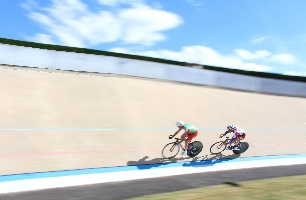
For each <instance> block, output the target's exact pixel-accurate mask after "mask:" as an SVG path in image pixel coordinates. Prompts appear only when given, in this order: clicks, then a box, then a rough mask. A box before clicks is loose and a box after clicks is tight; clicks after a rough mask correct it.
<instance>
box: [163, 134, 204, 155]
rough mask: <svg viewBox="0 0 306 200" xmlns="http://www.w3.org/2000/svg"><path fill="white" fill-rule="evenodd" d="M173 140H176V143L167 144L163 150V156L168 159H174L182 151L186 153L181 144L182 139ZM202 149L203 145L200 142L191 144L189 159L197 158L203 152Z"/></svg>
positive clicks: (189, 146) (188, 153)
mask: <svg viewBox="0 0 306 200" xmlns="http://www.w3.org/2000/svg"><path fill="white" fill-rule="evenodd" d="M173 139H175V142H171V143H169V144H166V146H165V147H164V148H163V150H162V155H163V157H164V158H166V159H171V158H174V157H175V156H176V155H177V154H178V153H179V152H180V150H183V151H185V148H184V147H183V145H182V144H179V142H180V141H181V139H180V138H173ZM202 149H203V144H202V143H201V142H200V141H194V142H189V145H188V150H187V155H188V156H189V157H195V156H196V155H198V154H199V153H200V152H201V151H202Z"/></svg>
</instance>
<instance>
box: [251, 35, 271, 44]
mask: <svg viewBox="0 0 306 200" xmlns="http://www.w3.org/2000/svg"><path fill="white" fill-rule="evenodd" d="M268 38H269V37H256V38H254V39H252V41H251V42H252V43H253V44H259V43H262V42H263V41H265V40H267V39H268Z"/></svg>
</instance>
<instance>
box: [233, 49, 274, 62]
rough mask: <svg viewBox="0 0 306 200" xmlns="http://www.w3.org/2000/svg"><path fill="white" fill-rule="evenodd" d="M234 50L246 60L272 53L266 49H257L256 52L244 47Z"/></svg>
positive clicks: (264, 56)
mask: <svg viewBox="0 0 306 200" xmlns="http://www.w3.org/2000/svg"><path fill="white" fill-rule="evenodd" d="M234 51H235V53H236V54H237V55H238V56H239V57H241V58H242V59H246V60H252V59H261V58H266V57H268V56H270V55H271V53H270V52H269V51H266V50H260V51H255V52H254V53H252V52H250V51H247V50H244V49H235V50H234Z"/></svg>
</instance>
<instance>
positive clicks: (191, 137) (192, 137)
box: [185, 131, 198, 149]
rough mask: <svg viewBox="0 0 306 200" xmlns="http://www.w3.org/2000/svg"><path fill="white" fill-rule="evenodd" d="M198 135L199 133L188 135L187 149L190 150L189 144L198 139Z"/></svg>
mask: <svg viewBox="0 0 306 200" xmlns="http://www.w3.org/2000/svg"><path fill="white" fill-rule="evenodd" d="M197 135H198V131H196V132H195V133H192V134H188V138H187V141H186V143H185V144H186V146H185V147H186V148H187V149H188V145H189V143H190V142H191V141H192V140H193V139H194V138H195V137H197Z"/></svg>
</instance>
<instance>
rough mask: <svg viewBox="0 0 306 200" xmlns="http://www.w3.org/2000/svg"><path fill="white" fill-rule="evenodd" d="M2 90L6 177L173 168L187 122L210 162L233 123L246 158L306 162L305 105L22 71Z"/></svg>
mask: <svg viewBox="0 0 306 200" xmlns="http://www.w3.org/2000/svg"><path fill="white" fill-rule="evenodd" d="M0 80H1V84H0V93H1V95H0V103H1V106H0V113H1V118H0V134H1V142H0V160H1V161H0V162H1V164H0V175H6V174H16V173H28V172H43V171H56V170H68V169H80V168H95V167H108V166H124V165H135V164H144V163H156V162H164V159H162V158H161V149H162V148H163V146H164V145H165V144H167V143H169V142H170V141H171V140H169V139H168V135H170V134H173V133H174V132H175V128H176V127H175V122H176V121H177V120H183V121H185V122H189V123H192V124H194V125H195V126H197V127H198V128H200V131H199V136H198V137H197V138H196V140H199V141H201V142H202V143H203V144H204V149H203V151H202V153H201V154H200V155H199V156H201V157H207V158H208V159H209V157H210V156H211V155H209V147H210V145H212V144H213V143H214V142H216V141H219V140H220V139H219V138H218V136H219V135H220V134H221V133H223V132H224V131H225V127H226V125H227V124H229V123H233V124H235V125H237V126H239V127H242V128H244V129H245V130H246V132H247V137H246V139H245V141H247V142H248V143H249V144H250V148H249V150H248V151H247V152H245V153H244V154H243V155H241V156H242V157H247V156H259V155H278V154H295V153H305V152H306V145H305V144H306V142H305V141H306V134H305V132H306V124H304V123H306V99H305V98H297V97H285V96H275V95H267V94H257V93H248V92H243V91H233V90H224V89H218V88H213V87H207V86H198V85H192V84H182V83H172V82H167V81H160V80H153V79H144V78H135V77H124V76H116V75H108V74H94V73H75V72H69V71H56V70H47V69H46V70H43V69H35V68H22V67H12V66H0ZM97 128H112V129H108V130H96V129H97ZM122 128H129V129H128V130H126V129H122ZM228 153H230V152H228ZM180 159H184V160H191V159H188V158H187V157H185V158H180Z"/></svg>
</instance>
